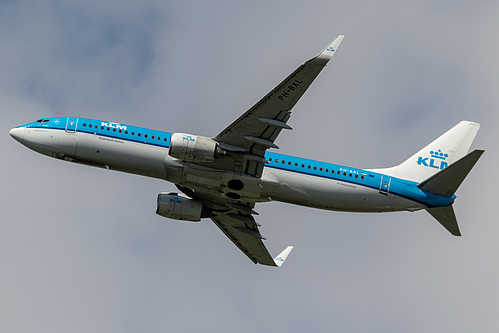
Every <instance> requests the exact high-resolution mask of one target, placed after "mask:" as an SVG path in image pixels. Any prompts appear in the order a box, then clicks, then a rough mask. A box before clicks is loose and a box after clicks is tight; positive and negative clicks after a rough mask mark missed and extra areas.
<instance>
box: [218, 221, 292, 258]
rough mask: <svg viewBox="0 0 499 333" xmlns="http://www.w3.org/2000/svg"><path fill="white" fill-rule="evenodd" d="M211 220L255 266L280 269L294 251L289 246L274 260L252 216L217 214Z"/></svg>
mask: <svg viewBox="0 0 499 333" xmlns="http://www.w3.org/2000/svg"><path fill="white" fill-rule="evenodd" d="M211 219H212V220H213V222H215V224H216V225H217V226H218V227H219V228H220V230H222V231H223V233H224V234H225V235H226V236H227V237H229V239H230V240H231V241H232V242H233V243H234V244H235V245H236V246H237V247H238V248H239V249H240V250H241V251H243V253H244V254H245V255H246V256H248V258H250V260H251V261H253V262H254V263H255V264H257V263H258V264H261V265H267V266H278V267H280V266H281V265H282V264H283V263H284V261H285V260H286V257H287V256H288V254H289V253H290V252H291V250H292V249H293V247H292V246H288V247H287V248H286V249H284V251H282V252H281V253H280V254H279V255H278V256H277V257H275V258H273V257H272V256H271V255H270V253H269V251H268V250H267V248H266V247H265V245H264V244H263V242H262V240H264V239H265V238H264V237H263V236H262V235H261V234H260V231H259V230H258V223H256V221H255V219H254V218H253V216H251V215H245V214H236V213H234V214H230V213H217V214H213V215H212V216H211Z"/></svg>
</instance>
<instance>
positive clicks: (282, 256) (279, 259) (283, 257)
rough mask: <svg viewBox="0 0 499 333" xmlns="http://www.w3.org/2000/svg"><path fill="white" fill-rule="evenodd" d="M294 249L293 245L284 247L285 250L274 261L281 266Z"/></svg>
mask: <svg viewBox="0 0 499 333" xmlns="http://www.w3.org/2000/svg"><path fill="white" fill-rule="evenodd" d="M292 249H293V247H292V246H288V247H287V248H285V249H284V251H282V252H281V253H279V255H278V256H277V257H275V258H274V262H275V264H276V266H277V267H281V266H282V264H284V261H285V260H286V258H287V257H288V255H289V253H290V252H291V250H292Z"/></svg>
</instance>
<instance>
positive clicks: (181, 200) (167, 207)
mask: <svg viewBox="0 0 499 333" xmlns="http://www.w3.org/2000/svg"><path fill="white" fill-rule="evenodd" d="M156 214H158V215H160V216H163V217H167V218H170V219H175V220H183V221H192V222H198V221H201V218H204V217H209V216H210V214H209V210H208V209H206V207H204V205H203V203H201V202H199V201H197V200H195V199H191V198H188V197H186V196H183V195H179V194H177V193H160V194H158V201H157V206H156Z"/></svg>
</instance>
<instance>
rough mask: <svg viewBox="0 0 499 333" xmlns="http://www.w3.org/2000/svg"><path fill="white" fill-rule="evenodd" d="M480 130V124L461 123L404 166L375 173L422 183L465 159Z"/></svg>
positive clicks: (412, 157)
mask: <svg viewBox="0 0 499 333" xmlns="http://www.w3.org/2000/svg"><path fill="white" fill-rule="evenodd" d="M479 128H480V124H477V123H474V122H471V121H461V122H460V123H459V124H457V125H456V126H454V127H453V128H451V129H450V130H448V131H447V132H445V133H444V134H442V135H441V136H440V137H439V138H437V139H436V140H435V141H433V142H432V143H430V144H429V145H427V146H426V147H424V148H423V149H421V150H420V151H418V152H417V153H416V154H414V155H413V156H411V157H410V158H408V159H407V160H406V161H404V162H403V163H402V164H400V165H398V166H395V167H391V168H387V169H376V170H373V171H376V172H381V173H384V174H387V175H390V176H393V177H398V178H403V179H408V180H412V181H416V182H422V181H424V180H426V179H428V178H430V177H431V176H433V175H435V174H437V173H438V172H439V171H441V170H443V169H445V168H446V167H448V166H450V165H452V164H453V163H455V162H456V161H458V160H460V159H461V158H463V157H464V156H465V155H466V154H467V153H468V150H469V149H470V147H471V144H472V143H473V140H474V139H475V136H476V134H477V132H478V129H479ZM468 172H469V171H468Z"/></svg>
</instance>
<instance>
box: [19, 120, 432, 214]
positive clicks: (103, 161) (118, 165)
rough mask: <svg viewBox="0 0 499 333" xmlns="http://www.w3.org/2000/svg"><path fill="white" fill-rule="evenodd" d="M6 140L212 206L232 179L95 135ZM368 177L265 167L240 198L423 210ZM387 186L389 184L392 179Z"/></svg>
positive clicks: (57, 133)
mask: <svg viewBox="0 0 499 333" xmlns="http://www.w3.org/2000/svg"><path fill="white" fill-rule="evenodd" d="M13 131H15V133H14V134H13ZM11 134H12V135H13V136H14V137H15V138H16V139H17V140H18V141H20V142H22V143H23V144H24V145H26V146H27V147H29V148H31V149H33V150H35V151H37V152H40V153H42V154H45V155H48V156H51V157H56V158H60V159H64V160H67V161H72V162H77V163H83V164H88V165H92V166H98V167H105V168H108V169H111V170H117V171H122V172H128V173H133V174H138V175H144V176H148V177H154V178H158V179H163V180H167V181H171V182H173V183H175V184H179V185H182V186H186V187H189V188H192V189H200V190H203V192H206V193H209V195H210V196H211V198H210V199H211V200H212V201H216V197H217V196H219V197H220V201H222V200H227V198H226V197H225V194H226V189H225V188H224V186H223V183H224V181H226V180H227V179H228V178H230V177H231V176H233V175H231V174H230V173H228V172H226V171H219V170H213V169H210V168H206V167H200V166H198V165H196V164H193V163H188V162H182V161H180V160H177V159H175V158H173V157H171V156H170V155H169V154H168V148H167V147H161V146H156V145H151V144H147V143H140V142H134V141H130V140H126V139H123V138H119V137H109V136H105V135H100V134H98V133H85V132H83V133H82V132H79V131H76V130H75V131H65V130H60V129H50V128H30V127H20V128H15V129H13V130H12V131H11ZM280 156H286V155H280ZM290 158H292V157H290ZM318 163H322V162H318ZM343 169H347V168H343ZM356 170H358V169H356ZM338 173H339V172H338ZM370 174H372V173H369V172H366V173H365V177H367V178H368V179H366V185H365V186H364V185H362V184H361V183H360V182H358V181H357V182H352V181H349V179H348V176H346V177H345V178H346V179H345V180H342V179H340V177H341V176H342V175H341V174H340V175H339V176H338V177H335V178H328V177H324V176H321V175H320V174H317V175H311V174H306V173H302V172H295V171H292V170H282V169H279V168H276V167H273V166H272V163H270V164H269V165H268V166H266V167H265V168H264V171H263V175H262V177H261V178H254V177H250V176H243V177H246V180H250V181H249V182H247V183H253V186H251V184H250V185H249V186H246V187H245V188H246V192H244V193H242V195H243V198H244V199H245V200H248V201H253V202H264V201H270V200H277V201H281V202H286V203H291V204H296V205H302V206H308V207H314V208H320V209H327V210H338V211H353V212H386V211H400V210H411V211H414V210H418V209H423V208H425V205H424V204H422V203H420V202H417V201H413V200H410V199H409V198H407V197H403V196H399V195H393V194H392V193H391V192H390V191H380V189H379V188H377V186H378V185H377V184H376V183H375V185H374V186H373V180H372V179H374V176H372V175H371V177H373V178H372V179H370V178H369V175H370ZM349 176H350V177H352V175H351V174H349ZM375 176H376V177H378V175H375ZM362 178H364V177H363V176H362ZM352 179H353V178H352ZM391 182H395V179H393V178H392V180H391ZM380 186H381V185H380ZM392 186H393V185H392Z"/></svg>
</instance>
